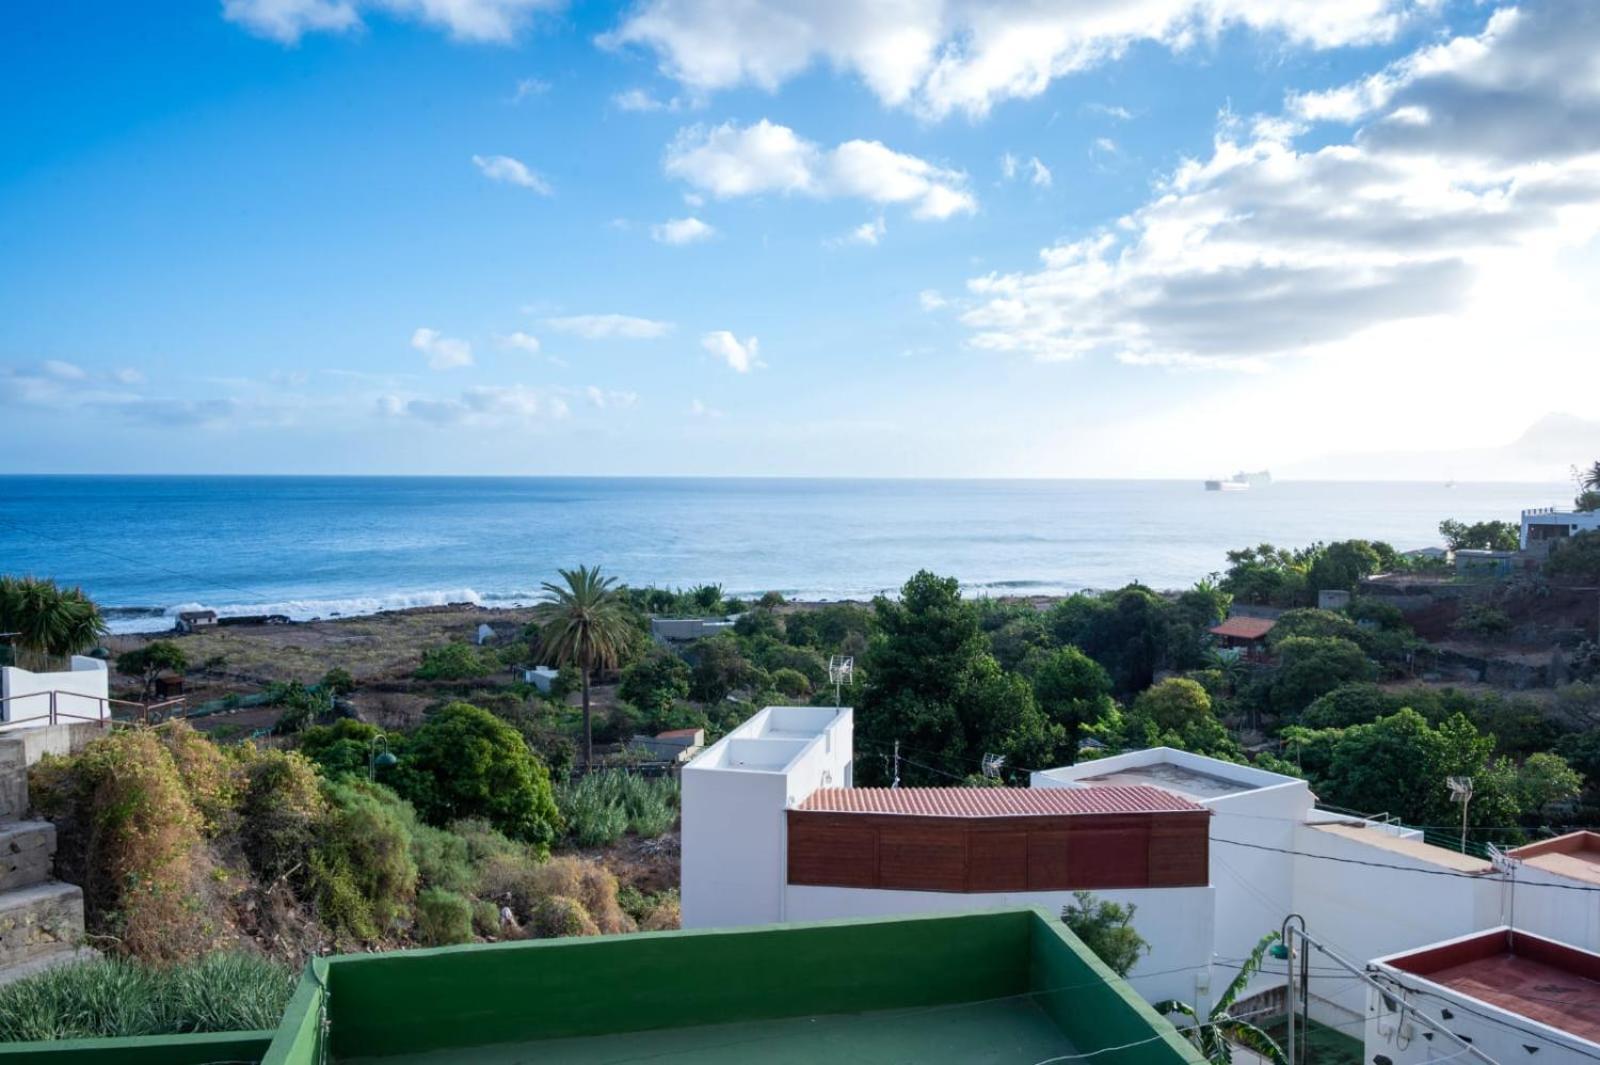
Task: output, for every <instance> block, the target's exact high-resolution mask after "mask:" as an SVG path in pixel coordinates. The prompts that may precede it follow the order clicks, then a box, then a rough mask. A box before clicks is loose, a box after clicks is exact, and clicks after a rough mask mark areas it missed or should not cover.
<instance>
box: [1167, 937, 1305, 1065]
mask: <svg viewBox="0 0 1600 1065" xmlns="http://www.w3.org/2000/svg"><path fill="white" fill-rule="evenodd" d="M1277 941H1278V933H1276V932H1268V933H1267V934H1266V935H1264V936H1262V937H1261V942H1259V943H1257V944H1256V946H1255V949H1254V950H1252V951H1251V952H1250V957H1249V958H1247V959H1246V960H1245V963H1244V964H1243V965H1241V966H1240V967H1239V975H1238V976H1235V977H1234V978H1233V982H1232V983H1230V984H1229V985H1228V986H1227V988H1226V989H1224V990H1223V992H1222V994H1221V995H1220V996H1219V997H1218V998H1217V1004H1216V1005H1215V1006H1212V1007H1211V1013H1210V1015H1209V1016H1207V1017H1206V1018H1205V1020H1204V1021H1203V1022H1202V1021H1201V1019H1200V1014H1199V1013H1198V1012H1197V1011H1196V1010H1195V1008H1194V1007H1193V1006H1191V1005H1189V1004H1188V1003H1187V1002H1179V1001H1178V1000H1177V999H1175V998H1173V999H1168V1000H1167V1001H1165V1002H1158V1003H1156V1012H1157V1013H1160V1014H1163V1015H1165V1014H1168V1013H1177V1014H1180V1015H1182V1016H1184V1017H1187V1018H1188V1019H1189V1020H1190V1021H1191V1022H1192V1024H1191V1026H1190V1027H1187V1028H1183V1029H1180V1030H1181V1031H1182V1032H1183V1034H1184V1035H1186V1036H1188V1037H1189V1041H1190V1042H1191V1043H1193V1044H1194V1045H1195V1046H1196V1047H1197V1048H1198V1049H1199V1051H1200V1053H1202V1054H1204V1055H1205V1056H1206V1060H1207V1061H1210V1062H1213V1063H1214V1065H1232V1062H1233V1046H1234V1044H1235V1043H1237V1044H1238V1045H1239V1046H1242V1047H1244V1048H1245V1049H1246V1050H1251V1051H1254V1052H1255V1053H1257V1054H1259V1055H1261V1056H1262V1057H1263V1058H1266V1059H1267V1060H1268V1061H1270V1062H1272V1065H1289V1059H1288V1058H1287V1057H1285V1056H1284V1053H1283V1049H1282V1048H1281V1047H1279V1046H1278V1044H1277V1043H1276V1042H1275V1041H1274V1040H1273V1038H1272V1037H1271V1036H1270V1035H1268V1034H1267V1033H1266V1032H1265V1031H1263V1030H1262V1029H1260V1028H1257V1027H1256V1026H1255V1025H1253V1024H1251V1023H1250V1022H1249V1021H1247V1020H1243V1019H1241V1018H1238V1017H1235V1016H1234V1015H1233V1013H1232V1010H1233V1004H1234V1003H1235V1002H1237V1001H1238V999H1239V996H1240V995H1241V994H1242V993H1243V992H1244V988H1245V985H1246V984H1248V983H1249V982H1250V977H1252V976H1254V975H1255V974H1256V973H1257V972H1259V971H1260V970H1261V962H1262V959H1263V958H1265V957H1266V954H1267V948H1268V947H1270V946H1272V944H1274V943H1276V942H1277Z"/></svg>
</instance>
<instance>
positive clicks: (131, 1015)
mask: <svg viewBox="0 0 1600 1065" xmlns="http://www.w3.org/2000/svg"><path fill="white" fill-rule="evenodd" d="M294 983H295V974H294V972H293V971H292V970H291V969H289V968H288V967H287V966H285V965H281V964H279V963H278V962H274V961H271V960H269V959H267V958H263V957H261V956H260V955H256V954H244V953H218V954H209V955H207V956H206V957H204V958H201V959H200V960H198V961H193V962H185V963H182V964H178V965H169V966H152V965H145V964H141V963H139V962H133V961H126V960H123V959H120V958H112V959H107V960H105V961H89V962H78V963H74V964H70V965H60V966H57V967H55V968H53V969H46V970H45V971H44V972H41V973H37V974H35V975H33V976H28V977H24V978H23V979H21V980H18V981H16V982H14V983H11V984H8V985H6V986H5V987H0V1042H18V1041H25V1040H36V1039H92V1038H97V1037H122V1036H134V1035H166V1034H171V1033H176V1032H240V1031H251V1030H255V1029H261V1028H275V1027H277V1024H278V1021H279V1020H280V1019H281V1017H282V1016H283V1011H284V1009H285V1007H287V1006H288V1004H289V996H290V994H291V993H292V992H293V990H294Z"/></svg>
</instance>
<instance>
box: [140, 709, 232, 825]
mask: <svg viewBox="0 0 1600 1065" xmlns="http://www.w3.org/2000/svg"><path fill="white" fill-rule="evenodd" d="M155 732H156V735H157V736H158V737H160V739H161V743H162V745H163V746H165V747H166V749H167V753H168V754H170V755H171V756H172V764H173V765H174V766H176V767H177V770H178V777H179V779H181V780H182V781H183V788H184V791H186V792H188V793H189V801H191V802H192V803H194V805H195V808H196V809H197V810H199V811H200V816H201V818H202V825H201V827H202V828H203V829H204V830H205V832H206V833H207V834H209V835H215V834H216V833H217V832H218V831H219V830H220V829H222V828H224V827H226V825H227V823H228V822H229V821H230V820H231V818H232V814H233V808H234V806H235V804H236V803H237V801H238V797H239V796H238V791H239V779H238V778H239V773H238V764H237V763H235V762H231V761H230V760H229V759H228V757H227V755H225V754H223V752H222V750H221V748H219V747H218V746H217V745H216V744H215V743H212V742H211V740H210V739H209V738H207V737H205V736H202V735H201V734H200V733H198V732H196V731H195V730H194V728H193V726H191V725H190V724H189V723H188V722H187V721H184V720H183V719H182V718H175V719H173V720H172V721H168V722H166V723H165V724H163V725H161V726H160V727H159V728H157V729H156V730H155Z"/></svg>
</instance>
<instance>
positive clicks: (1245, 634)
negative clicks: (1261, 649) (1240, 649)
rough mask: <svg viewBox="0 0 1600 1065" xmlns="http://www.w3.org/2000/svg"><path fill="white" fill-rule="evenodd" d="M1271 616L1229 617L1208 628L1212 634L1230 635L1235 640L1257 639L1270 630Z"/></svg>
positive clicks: (1272, 623) (1272, 624) (1274, 622)
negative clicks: (1219, 623)
mask: <svg viewBox="0 0 1600 1065" xmlns="http://www.w3.org/2000/svg"><path fill="white" fill-rule="evenodd" d="M1276 624H1277V622H1276V621H1274V620H1273V619H1272V618H1229V619H1228V620H1227V621H1224V622H1223V623H1222V624H1221V625H1213V626H1212V627H1211V629H1210V630H1209V631H1210V633H1211V635H1213V636H1232V637H1233V638H1234V639H1236V640H1259V639H1261V637H1263V636H1265V635H1266V634H1267V633H1269V632H1271V631H1272V627H1273V626H1274V625H1276Z"/></svg>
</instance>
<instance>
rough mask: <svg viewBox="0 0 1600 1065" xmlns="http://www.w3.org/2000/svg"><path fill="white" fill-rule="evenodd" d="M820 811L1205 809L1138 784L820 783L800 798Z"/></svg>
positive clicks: (934, 813)
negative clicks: (958, 785) (940, 785)
mask: <svg viewBox="0 0 1600 1065" xmlns="http://www.w3.org/2000/svg"><path fill="white" fill-rule="evenodd" d="M800 809H802V810H810V811H815V812H819V813H856V814H912V815H916V816H921V817H1046V816H1053V817H1060V816H1063V815H1066V816H1076V815H1083V814H1149V813H1194V812H1201V813H1203V812H1205V811H1206V808H1205V807H1204V806H1201V805H1200V804H1199V803H1195V802H1190V801H1189V800H1188V799H1185V798H1183V797H1182V796H1180V795H1174V794H1172V793H1171V792H1170V791H1163V790H1162V789H1160V788H1151V787H1146V786H1144V785H1140V784H1134V785H1128V786H1119V787H1104V788H819V789H817V790H816V791H814V792H812V793H811V794H810V795H809V796H808V797H807V798H806V800H805V802H803V803H801V804H800Z"/></svg>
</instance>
